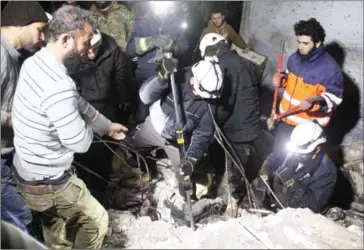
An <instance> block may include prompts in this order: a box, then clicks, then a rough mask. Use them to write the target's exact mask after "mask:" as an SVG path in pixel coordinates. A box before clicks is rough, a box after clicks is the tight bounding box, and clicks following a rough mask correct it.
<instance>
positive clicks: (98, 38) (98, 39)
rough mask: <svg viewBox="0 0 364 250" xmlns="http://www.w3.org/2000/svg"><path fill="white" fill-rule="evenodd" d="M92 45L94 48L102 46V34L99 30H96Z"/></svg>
mask: <svg viewBox="0 0 364 250" xmlns="http://www.w3.org/2000/svg"><path fill="white" fill-rule="evenodd" d="M90 43H91V47H93V48H94V47H98V46H100V45H101V32H100V31H99V30H98V29H96V30H95V32H94V34H93V36H92V39H91V42H90Z"/></svg>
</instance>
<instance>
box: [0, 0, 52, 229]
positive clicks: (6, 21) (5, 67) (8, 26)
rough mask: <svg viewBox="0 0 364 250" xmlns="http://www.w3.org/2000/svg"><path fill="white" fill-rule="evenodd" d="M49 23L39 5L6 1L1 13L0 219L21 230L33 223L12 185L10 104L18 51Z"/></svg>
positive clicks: (36, 41) (31, 46)
mask: <svg viewBox="0 0 364 250" xmlns="http://www.w3.org/2000/svg"><path fill="white" fill-rule="evenodd" d="M47 21H48V18H47V16H46V14H45V12H44V9H43V8H42V6H41V5H40V4H39V3H38V2H35V1H34V2H26V1H9V2H8V4H7V5H6V6H5V8H4V9H3V11H2V12H1V219H2V220H5V221H8V222H10V223H12V224H14V225H16V226H17V227H19V228H20V229H22V230H24V231H28V227H29V225H30V223H31V221H32V215H31V212H30V209H29V208H28V206H27V205H26V203H25V201H24V199H23V198H22V197H21V196H20V195H19V194H18V193H17V192H16V190H15V188H14V187H13V186H12V177H11V169H10V168H9V166H11V161H12V156H13V150H14V145H13V137H14V134H13V130H12V119H11V118H12V116H11V110H12V103H13V97H14V93H15V88H16V84H17V81H18V76H19V69H20V53H19V50H21V49H26V50H33V49H34V48H35V47H36V46H37V45H38V44H40V43H41V42H42V41H43V40H44V37H43V29H44V27H45V25H46V23H47Z"/></svg>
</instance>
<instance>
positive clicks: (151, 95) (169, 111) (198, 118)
mask: <svg viewBox="0 0 364 250" xmlns="http://www.w3.org/2000/svg"><path fill="white" fill-rule="evenodd" d="M187 71H188V72H185V74H183V75H182V76H181V77H183V78H182V79H181V80H179V82H182V84H179V86H180V87H181V89H182V93H181V98H180V100H181V102H180V106H181V107H183V109H184V112H183V114H182V116H184V120H185V123H184V124H185V126H184V128H183V134H184V135H185V136H186V137H187V138H189V141H190V143H189V146H188V149H187V150H186V155H187V157H193V158H195V159H197V160H199V159H201V157H202V156H203V155H204V153H205V152H206V151H207V148H208V146H209V145H210V143H211V142H212V140H213V138H214V128H213V118H212V114H214V113H215V107H214V105H210V108H211V112H210V109H209V102H208V101H207V100H206V99H202V98H200V97H199V96H195V95H193V93H192V89H191V86H190V82H189V80H190V77H191V72H190V71H191V70H190V69H188V70H187ZM176 82H178V81H177V79H176ZM139 96H140V99H141V101H142V102H143V103H144V104H147V105H150V104H152V105H151V106H150V109H149V111H150V117H151V121H152V124H153V126H154V128H155V130H156V131H157V132H158V133H159V134H160V135H161V136H162V137H164V138H166V139H167V140H168V141H171V142H176V132H175V131H176V125H177V120H176V116H175V109H174V102H173V94H172V93H171V91H170V87H169V84H168V81H162V80H160V79H159V78H158V77H151V78H149V79H148V80H147V81H146V82H144V83H143V85H142V86H141V88H140V91H139Z"/></svg>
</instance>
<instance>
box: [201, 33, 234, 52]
mask: <svg viewBox="0 0 364 250" xmlns="http://www.w3.org/2000/svg"><path fill="white" fill-rule="evenodd" d="M221 41H225V42H227V41H226V39H225V37H223V36H222V35H220V34H217V33H208V34H206V35H205V36H204V37H203V38H202V39H201V41H200V45H199V49H200V52H201V57H204V56H205V52H206V48H207V47H208V46H213V45H216V44H218V43H219V42H221Z"/></svg>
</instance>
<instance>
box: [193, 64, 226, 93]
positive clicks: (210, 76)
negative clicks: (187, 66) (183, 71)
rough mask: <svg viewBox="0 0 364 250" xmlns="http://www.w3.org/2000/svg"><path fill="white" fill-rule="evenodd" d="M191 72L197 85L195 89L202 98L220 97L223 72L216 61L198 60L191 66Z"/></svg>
mask: <svg viewBox="0 0 364 250" xmlns="http://www.w3.org/2000/svg"><path fill="white" fill-rule="evenodd" d="M192 74H193V76H194V77H195V80H196V81H197V83H199V86H198V88H197V89H195V91H196V92H197V94H198V95H199V96H201V97H202V98H207V99H214V98H218V97H220V94H221V88H222V80H223V74H222V70H221V68H220V66H219V64H218V63H216V62H212V61H199V62H197V63H195V64H194V65H193V66H192Z"/></svg>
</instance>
